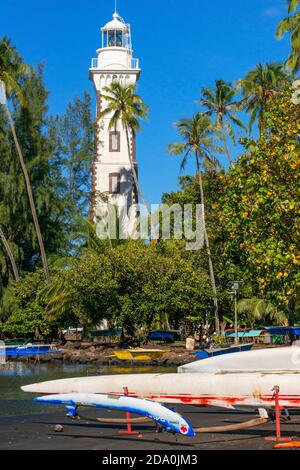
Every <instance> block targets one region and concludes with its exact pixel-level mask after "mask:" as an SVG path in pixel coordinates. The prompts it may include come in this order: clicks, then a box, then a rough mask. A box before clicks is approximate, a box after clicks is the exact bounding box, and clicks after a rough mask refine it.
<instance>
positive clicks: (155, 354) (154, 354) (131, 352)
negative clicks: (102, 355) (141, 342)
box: [110, 349, 170, 362]
mask: <svg viewBox="0 0 300 470" xmlns="http://www.w3.org/2000/svg"><path fill="white" fill-rule="evenodd" d="M168 352H170V351H166V350H161V349H126V350H124V351H116V352H115V353H114V354H113V356H110V357H114V358H117V359H119V360H120V361H141V362H143V361H155V360H157V359H160V358H161V357H162V356H164V355H165V354H167V353H168Z"/></svg>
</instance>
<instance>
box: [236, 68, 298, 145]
mask: <svg viewBox="0 0 300 470" xmlns="http://www.w3.org/2000/svg"><path fill="white" fill-rule="evenodd" d="M289 78H290V77H289V75H288V73H287V72H286V71H285V70H284V68H283V66H282V65H281V64H279V63H273V64H266V65H262V64H258V65H257V67H256V68H255V69H254V70H251V71H250V72H249V73H248V74H247V76H246V77H245V78H244V80H241V81H240V86H241V88H242V91H243V96H244V98H245V110H246V112H247V113H250V114H251V117H250V123H249V130H250V132H251V131H252V127H253V124H254V122H255V121H256V119H257V120H258V127H259V132H260V135H261V136H262V135H263V133H264V131H265V128H266V123H265V112H266V109H267V104H268V100H269V98H270V97H271V96H273V95H274V94H275V93H276V92H277V91H279V90H280V89H281V88H282V86H283V85H284V84H285V83H287V82H288V81H289Z"/></svg>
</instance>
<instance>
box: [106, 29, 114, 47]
mask: <svg viewBox="0 0 300 470" xmlns="http://www.w3.org/2000/svg"><path fill="white" fill-rule="evenodd" d="M107 42H108V47H114V46H115V45H116V32H115V31H109V33H108V38H107Z"/></svg>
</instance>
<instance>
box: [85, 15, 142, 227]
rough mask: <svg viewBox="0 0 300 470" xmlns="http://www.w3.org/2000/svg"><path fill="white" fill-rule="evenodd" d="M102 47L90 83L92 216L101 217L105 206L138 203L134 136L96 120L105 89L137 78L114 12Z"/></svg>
mask: <svg viewBox="0 0 300 470" xmlns="http://www.w3.org/2000/svg"><path fill="white" fill-rule="evenodd" d="M101 39H102V47H101V48H100V49H98V50H97V58H96V59H92V64H91V68H90V80H91V81H92V82H93V83H94V87H95V91H96V98H97V106H96V126H95V127H96V128H95V150H94V161H93V165H92V202H91V217H92V218H93V220H96V216H97V215H99V214H101V212H102V210H103V207H104V206H105V204H106V205H107V203H108V204H110V205H112V206H114V207H117V208H120V209H121V208H122V210H123V209H124V207H125V208H127V210H129V209H130V207H131V206H132V205H133V204H136V203H137V202H138V194H137V190H136V187H135V184H134V179H133V174H132V169H131V163H130V158H131V159H132V162H134V164H135V165H136V171H137V160H136V142H135V136H133V135H130V136H129V147H130V153H131V155H130V156H129V151H128V143H127V138H126V131H125V129H124V128H123V125H122V123H121V121H119V122H118V123H117V125H116V126H114V127H113V128H110V126H109V123H110V118H111V116H109V115H107V116H105V118H101V119H100V118H99V115H100V113H101V112H102V111H103V110H105V107H106V106H107V103H106V99H105V95H106V96H107V95H108V92H107V87H109V86H110V85H111V84H112V83H113V82H119V83H120V84H122V85H123V86H126V85H135V84H136V82H137V80H138V79H139V76H140V68H139V60H138V59H134V58H133V49H132V42H131V30H130V25H128V24H126V23H125V21H124V20H123V19H122V18H121V17H120V15H119V14H118V13H117V12H116V11H115V13H114V14H113V17H112V20H111V21H109V22H108V23H107V24H106V25H105V26H104V27H103V28H101Z"/></svg>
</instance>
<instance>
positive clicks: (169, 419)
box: [35, 393, 195, 437]
mask: <svg viewBox="0 0 300 470" xmlns="http://www.w3.org/2000/svg"><path fill="white" fill-rule="evenodd" d="M35 401H37V402H39V403H50V404H55V405H65V406H66V408H67V411H68V414H67V416H68V417H71V418H72V417H73V418H74V417H76V416H77V408H78V407H80V406H83V407H95V408H106V409H110V410H119V411H126V412H130V413H134V414H137V415H141V416H146V417H147V418H150V419H152V420H153V421H155V422H156V423H158V424H160V425H161V426H163V427H164V428H165V429H166V430H167V431H168V432H171V433H174V434H175V433H176V434H182V435H184V436H187V437H195V432H194V430H193V428H192V426H191V425H190V423H189V422H188V421H187V420H186V419H185V418H183V417H182V416H181V415H179V414H178V413H176V412H175V411H173V410H171V409H170V408H167V407H166V406H164V405H162V404H160V403H154V402H153V401H150V400H142V399H139V398H136V397H128V396H119V395H104V394H91V393H90V394H87V393H71V394H65V395H51V396H47V397H39V398H36V399H35Z"/></svg>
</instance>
